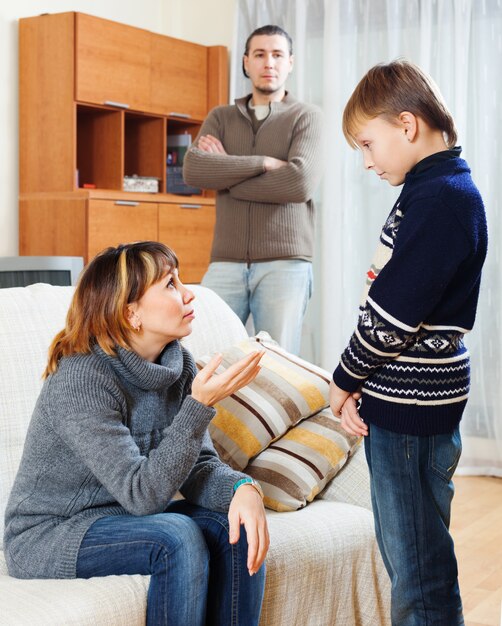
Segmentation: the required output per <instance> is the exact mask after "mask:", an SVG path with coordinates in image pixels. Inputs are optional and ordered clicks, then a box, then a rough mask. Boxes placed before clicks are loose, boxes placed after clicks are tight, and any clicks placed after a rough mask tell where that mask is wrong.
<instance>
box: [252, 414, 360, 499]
mask: <svg viewBox="0 0 502 626" xmlns="http://www.w3.org/2000/svg"><path fill="white" fill-rule="evenodd" d="M359 442H360V439H359V438H358V437H352V436H351V435H348V434H347V433H346V432H345V431H344V430H343V428H342V427H341V426H340V420H339V419H337V418H336V417H334V416H333V414H332V413H331V411H330V409H326V410H324V411H321V412H320V413H317V414H316V415H313V416H312V417H309V418H308V419H305V420H304V421H302V422H301V423H300V424H297V425H296V426H294V427H293V428H291V429H290V430H289V431H288V432H287V433H286V434H285V435H283V436H282V437H281V438H280V439H278V440H277V441H276V442H275V443H273V444H271V445H270V446H269V447H268V448H267V449H266V450H264V451H263V452H261V453H260V454H259V455H258V456H257V457H255V458H254V459H253V460H252V461H251V463H250V464H249V465H248V466H247V467H246V473H247V474H249V475H250V476H252V477H253V478H255V479H256V480H258V481H259V483H260V484H261V486H262V488H263V492H264V494H265V506H266V507H268V508H269V509H273V510H274V511H294V510H296V509H300V508H302V507H304V506H305V505H306V504H308V503H309V502H312V500H313V499H314V498H315V497H316V496H317V495H318V494H319V492H320V491H322V489H324V487H325V486H326V484H327V483H328V481H330V480H331V479H332V478H333V477H334V476H335V474H337V472H338V471H339V470H340V469H341V468H342V467H343V466H344V465H345V463H346V461H347V459H348V457H349V455H350V454H351V452H352V451H353V450H354V449H355V447H356V446H357V445H358V443H359Z"/></svg>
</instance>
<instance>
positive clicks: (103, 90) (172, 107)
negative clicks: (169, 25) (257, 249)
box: [19, 12, 228, 282]
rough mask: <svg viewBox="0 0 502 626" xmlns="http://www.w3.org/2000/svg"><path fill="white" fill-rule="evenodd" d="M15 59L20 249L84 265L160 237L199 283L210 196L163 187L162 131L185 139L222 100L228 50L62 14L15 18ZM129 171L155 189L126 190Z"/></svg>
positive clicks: (210, 212) (164, 143) (189, 276)
mask: <svg viewBox="0 0 502 626" xmlns="http://www.w3.org/2000/svg"><path fill="white" fill-rule="evenodd" d="M19 59H20V88H19V93H20V106H19V117H20V138H19V145H20V150H19V152H20V198H19V244H20V254H23V255H58V254H61V255H74V256H83V257H84V259H85V261H86V262H87V261H88V260H89V259H91V258H92V257H93V256H94V255H95V254H96V253H97V252H99V251H100V250H101V249H103V248H104V247H106V246H109V245H117V244H118V243H121V242H124V241H132V240H134V241H136V240H140V239H158V240H160V241H164V242H165V243H167V244H168V245H170V246H171V247H173V248H174V249H175V250H176V252H177V254H178V255H179V257H180V264H181V270H182V274H183V277H184V280H185V281H188V282H199V281H200V279H201V277H202V275H203V273H204V271H205V269H206V267H207V264H208V262H209V252H210V246H211V241H212V234H213V226H214V220H215V215H214V211H215V209H214V197H213V195H212V194H211V193H208V192H202V193H201V194H200V195H192V196H184V195H173V194H170V193H167V190H168V182H167V176H168V175H169V174H166V158H167V137H168V136H169V135H179V134H185V133H188V134H190V135H191V137H192V138H195V135H196V134H197V132H198V130H199V128H200V125H201V124H202V121H203V119H204V118H205V116H206V115H207V112H208V111H209V110H210V109H211V108H212V107H213V106H216V105H218V104H222V103H224V102H226V101H227V93H228V71H227V52H226V49H225V48H224V47H223V46H210V47H206V46H201V45H198V44H193V43H189V42H186V41H181V40H178V39H173V38H171V37H165V36H162V35H158V34H155V33H151V32H149V31H146V30H142V29H138V28H134V27H132V26H127V25H124V24H118V23H116V22H112V21H109V20H104V19H101V18H97V17H93V16H90V15H85V14H82V13H75V12H70V13H57V14H46V15H41V16H38V17H31V18H23V19H21V20H20V22H19ZM133 175H138V176H144V177H153V178H156V179H158V189H159V191H158V193H138V192H128V191H124V190H123V184H124V177H125V176H133ZM84 185H85V187H84ZM89 185H90V186H91V187H89Z"/></svg>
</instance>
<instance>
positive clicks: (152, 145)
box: [124, 112, 166, 192]
mask: <svg viewBox="0 0 502 626" xmlns="http://www.w3.org/2000/svg"><path fill="white" fill-rule="evenodd" d="M165 128H166V120H165V118H163V117H154V116H152V115H144V114H141V113H132V112H126V113H124V176H134V175H135V174H136V175H137V176H149V177H154V178H158V179H159V181H160V182H159V191H160V192H162V191H164V190H165V176H166V174H165V167H164V155H165V152H166V139H165V137H166V131H165Z"/></svg>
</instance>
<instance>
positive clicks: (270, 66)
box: [244, 35, 293, 94]
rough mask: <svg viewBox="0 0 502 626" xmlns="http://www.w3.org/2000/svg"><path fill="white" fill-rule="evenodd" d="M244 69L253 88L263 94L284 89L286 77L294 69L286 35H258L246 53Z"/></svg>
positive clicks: (252, 40)
mask: <svg viewBox="0 0 502 626" xmlns="http://www.w3.org/2000/svg"><path fill="white" fill-rule="evenodd" d="M244 69H245V70H246V73H247V74H248V76H249V78H250V80H251V83H252V84H253V88H254V89H255V90H256V91H258V92H260V93H263V94H274V93H277V92H279V91H281V90H283V89H284V85H285V83H286V79H287V77H288V75H289V73H290V72H291V70H292V69H293V56H292V55H290V54H289V47H288V42H287V40H286V37H283V36H282V35H256V36H255V37H253V38H252V39H251V41H250V43H249V51H248V54H247V55H244Z"/></svg>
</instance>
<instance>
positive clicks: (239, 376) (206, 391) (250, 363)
mask: <svg viewBox="0 0 502 626" xmlns="http://www.w3.org/2000/svg"><path fill="white" fill-rule="evenodd" d="M264 354H265V352H264V351H263V350H260V351H256V352H250V353H249V354H248V355H246V356H245V357H244V358H243V359H240V360H239V361H237V363H234V364H233V365H231V366H230V367H229V368H228V369H226V370H225V371H224V372H222V373H221V374H215V372H216V370H217V369H218V366H219V365H220V363H221V359H222V356H221V354H216V355H215V356H213V358H212V359H211V360H210V361H209V363H208V364H207V365H206V366H205V367H203V368H202V369H201V370H200V372H199V373H198V374H197V376H196V377H195V378H194V379H193V382H192V398H193V399H194V400H197V401H198V402H201V403H202V404H205V405H206V406H213V404H216V403H217V402H219V401H220V400H223V398H226V397H227V396H230V395H232V394H233V393H234V392H235V391H238V390H239V389H240V388H241V387H245V386H246V385H249V383H250V382H251V381H252V380H254V379H255V378H256V376H257V375H258V372H259V371H260V359H261V357H262V356H263V355H264Z"/></svg>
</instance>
